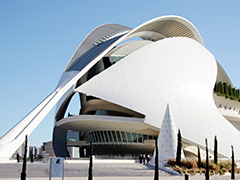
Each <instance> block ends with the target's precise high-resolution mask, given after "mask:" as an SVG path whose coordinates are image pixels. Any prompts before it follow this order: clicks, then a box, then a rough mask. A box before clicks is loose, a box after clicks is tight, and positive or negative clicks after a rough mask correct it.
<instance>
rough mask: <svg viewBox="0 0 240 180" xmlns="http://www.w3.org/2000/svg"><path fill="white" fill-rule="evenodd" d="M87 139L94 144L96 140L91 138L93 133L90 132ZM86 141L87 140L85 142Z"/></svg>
mask: <svg viewBox="0 0 240 180" xmlns="http://www.w3.org/2000/svg"><path fill="white" fill-rule="evenodd" d="M88 139H89V142H90V141H91V139H92V142H96V139H95V137H94V136H93V132H90V133H89V134H88ZM87 141H88V140H87Z"/></svg>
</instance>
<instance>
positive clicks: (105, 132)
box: [103, 131, 109, 142]
mask: <svg viewBox="0 0 240 180" xmlns="http://www.w3.org/2000/svg"><path fill="white" fill-rule="evenodd" d="M103 132H104V136H105V138H106V142H109V138H108V135H107V131H103Z"/></svg>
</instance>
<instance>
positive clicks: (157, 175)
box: [154, 137, 159, 180]
mask: <svg viewBox="0 0 240 180" xmlns="http://www.w3.org/2000/svg"><path fill="white" fill-rule="evenodd" d="M154 139H155V147H156V154H155V155H156V156H155V174H154V180H158V179H159V171H158V169H159V168H158V140H157V137H154Z"/></svg>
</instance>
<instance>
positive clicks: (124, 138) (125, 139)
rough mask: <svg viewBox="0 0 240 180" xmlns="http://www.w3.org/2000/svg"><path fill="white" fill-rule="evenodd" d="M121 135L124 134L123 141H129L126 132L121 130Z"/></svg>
mask: <svg viewBox="0 0 240 180" xmlns="http://www.w3.org/2000/svg"><path fill="white" fill-rule="evenodd" d="M121 135H122V139H123V142H127V138H126V135H125V132H123V131H121Z"/></svg>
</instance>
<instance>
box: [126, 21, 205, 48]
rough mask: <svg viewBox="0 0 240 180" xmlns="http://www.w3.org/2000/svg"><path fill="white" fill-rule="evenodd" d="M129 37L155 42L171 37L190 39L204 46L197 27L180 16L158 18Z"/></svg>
mask: <svg viewBox="0 0 240 180" xmlns="http://www.w3.org/2000/svg"><path fill="white" fill-rule="evenodd" d="M127 36H128V37H127V38H132V37H136V36H140V37H142V38H143V39H151V40H154V41H157V40H160V39H164V38H169V37H188V38H191V39H194V40H196V41H197V42H199V43H200V44H202V45H204V44H203V41H202V38H201V36H200V34H199V32H198V30H197V29H196V28H195V26H194V25H193V24H192V23H191V22H189V21H188V20H187V19H185V18H183V17H180V16H161V17H157V18H155V19H152V20H150V21H147V22H145V23H143V24H142V25H140V26H138V27H137V28H134V29H133V30H132V31H131V32H129V33H128V35H127Z"/></svg>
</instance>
